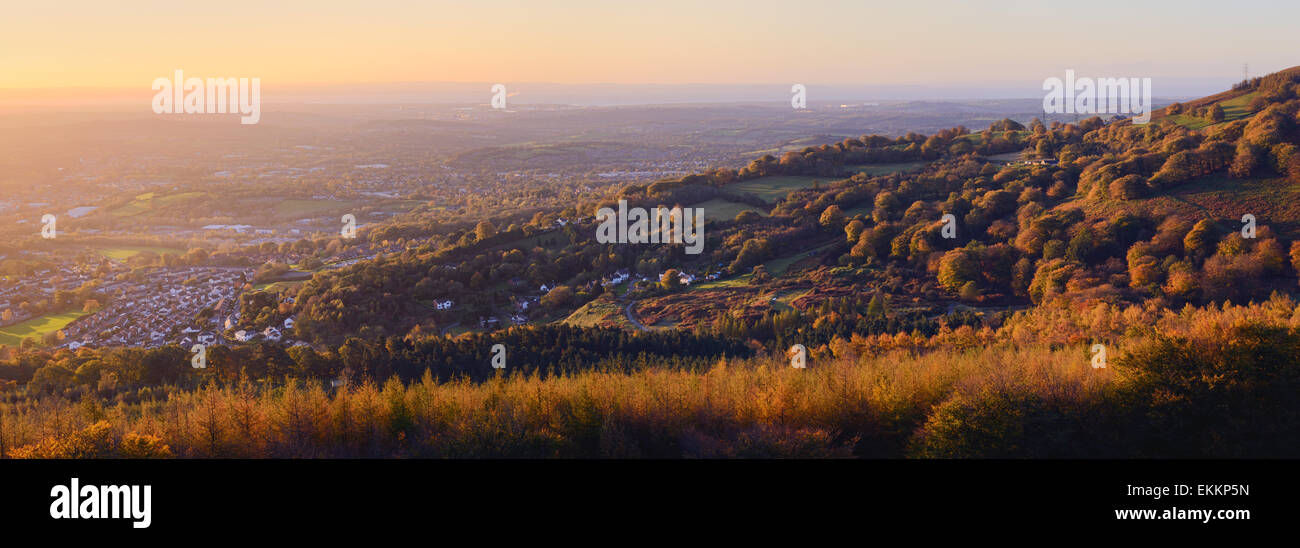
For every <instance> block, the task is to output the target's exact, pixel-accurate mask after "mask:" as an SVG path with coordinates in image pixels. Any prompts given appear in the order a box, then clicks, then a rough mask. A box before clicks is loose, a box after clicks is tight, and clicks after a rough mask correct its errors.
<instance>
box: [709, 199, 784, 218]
mask: <svg viewBox="0 0 1300 548" xmlns="http://www.w3.org/2000/svg"><path fill="white" fill-rule="evenodd" d="M691 207H698V208H703V209H704V220H706V221H710V222H712V221H730V220H732V219H735V218H736V215H739V214H740V212H741V211H753V212H755V213H758V214H759V215H762V216H764V217H766V216H767V213H766V212H764V211H763V210H762V209H759V208H757V207H754V206H752V205H749V204H740V203H736V202H729V201H727V200H723V199H721V198H714V199H712V200H705V201H703V202H700V203H698V204H693V205H691Z"/></svg>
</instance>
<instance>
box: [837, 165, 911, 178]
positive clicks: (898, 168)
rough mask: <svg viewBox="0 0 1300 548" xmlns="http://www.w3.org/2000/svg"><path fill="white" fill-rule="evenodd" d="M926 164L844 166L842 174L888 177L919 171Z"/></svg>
mask: <svg viewBox="0 0 1300 548" xmlns="http://www.w3.org/2000/svg"><path fill="white" fill-rule="evenodd" d="M928 163H929V162H903V163H899V164H866V165H853V166H844V173H845V175H855V174H858V173H866V174H867V175H871V176H876V175H889V174H892V173H903V172H905V171H913V170H917V169H921V168H923V167H925V165H926V164H928Z"/></svg>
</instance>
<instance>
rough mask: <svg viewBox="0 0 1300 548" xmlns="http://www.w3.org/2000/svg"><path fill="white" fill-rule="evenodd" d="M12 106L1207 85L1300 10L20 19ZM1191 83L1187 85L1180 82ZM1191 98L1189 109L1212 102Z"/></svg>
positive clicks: (408, 6)
mask: <svg viewBox="0 0 1300 548" xmlns="http://www.w3.org/2000/svg"><path fill="white" fill-rule="evenodd" d="M4 11H5V13H4V17H3V19H2V20H0V90H7V91H9V92H10V93H20V94H21V93H22V92H23V90H29V91H32V90H44V91H43V92H47V91H48V90H51V89H52V88H53V89H58V88H138V87H146V88H147V86H149V84H150V83H151V82H152V81H153V79H155V78H158V77H164V76H170V75H171V74H172V71H173V70H174V69H177V68H180V69H183V70H184V71H185V73H186V74H187V75H191V76H200V77H209V76H211V77H258V78H261V80H262V83H263V86H264V89H273V88H275V86H293V85H308V84H365V83H393V82H508V83H514V82H550V83H559V84H596V83H611V84H652V85H676V84H772V83H782V84H785V85H786V86H788V85H789V84H788V83H791V82H794V83H806V84H808V85H809V86H812V85H818V84H821V85H837V86H945V85H961V86H967V87H972V86H973V87H979V86H993V87H995V86H997V85H998V83H1006V82H1041V81H1042V80H1043V79H1044V78H1048V77H1051V76H1058V77H1059V76H1061V75H1063V73H1064V71H1065V70H1066V69H1073V70H1075V71H1076V72H1078V73H1080V74H1091V75H1095V76H1097V77H1103V76H1126V77H1129V76H1142V77H1151V78H1153V79H1155V80H1156V81H1157V92H1156V93H1157V94H1160V91H1159V89H1160V85H1159V82H1161V81H1162V80H1163V81H1165V82H1167V83H1169V84H1170V85H1168V86H1165V88H1164V89H1165V91H1167V92H1176V91H1179V89H1177V88H1178V86H1202V87H1204V86H1206V85H1209V84H1207V82H1212V83H1213V85H1212V87H1211V89H1219V88H1221V87H1222V85H1220V84H1219V82H1225V83H1226V82H1232V81H1235V80H1239V79H1240V77H1241V74H1242V64H1243V63H1249V64H1250V71H1251V73H1252V74H1253V75H1257V74H1262V73H1265V72H1271V71H1274V70H1278V69H1281V68H1286V67H1289V66H1294V65H1300V32H1296V28H1297V27H1296V24H1297V23H1296V21H1300V2H1294V1H1282V0H1278V1H1263V0H1261V1H1240V0H1237V1H1233V2H1226V1H1224V2H1208V1H1200V0H1184V1H1141V0H1123V1H1113V0H1094V1H1090V2H1077V1H1071V2H1059V1H1033V0H1026V1H1012V0H986V1H969V2H967V1H957V0H946V1H942V0H896V1H890V2H874V1H863V0H858V1H818V0H793V1H768V0H747V1H732V0H657V1H655V2H624V1H618V0H604V1H582V0H552V1H545V2H543V1H531V2H512V1H501V0H480V1H466V2H447V1H395V0H366V1H362V2H356V1H333V0H317V1H312V2H299V1H264V0H263V1H245V0H223V1H218V2H180V1H175V0H171V1H132V0H122V1H115V2H103V1H101V0H65V1H61V2H57V3H51V2H13V3H11V4H10V5H8V6H6V7H5V10H4ZM1180 82H1181V84H1180ZM1199 91H1201V90H1200V89H1199V88H1198V89H1196V90H1190V88H1189V94H1190V93H1191V92H1199Z"/></svg>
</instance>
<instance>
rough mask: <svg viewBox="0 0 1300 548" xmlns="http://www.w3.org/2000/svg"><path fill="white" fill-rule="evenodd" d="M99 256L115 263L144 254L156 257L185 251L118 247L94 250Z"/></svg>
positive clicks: (163, 248) (165, 248)
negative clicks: (155, 255)
mask: <svg viewBox="0 0 1300 548" xmlns="http://www.w3.org/2000/svg"><path fill="white" fill-rule="evenodd" d="M95 251H96V252H97V253H99V254H100V255H103V256H105V257H108V258H110V259H113V260H115V261H125V260H127V259H130V258H131V257H134V256H136V255H139V254H141V253H144V252H149V253H155V254H158V255H166V254H171V255H184V254H185V250H183V249H176V248H173V247H150V246H118V247H105V248H102V249H96V250H95Z"/></svg>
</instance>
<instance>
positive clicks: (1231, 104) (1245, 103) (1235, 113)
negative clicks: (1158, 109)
mask: <svg viewBox="0 0 1300 548" xmlns="http://www.w3.org/2000/svg"><path fill="white" fill-rule="evenodd" d="M1257 95H1259V92H1258V91H1252V92H1250V93H1246V94H1243V95H1239V96H1237V97H1233V98H1232V99H1228V100H1226V101H1221V102H1219V106H1222V107H1223V122H1220V123H1227V122H1232V121H1235V120H1240V119H1242V118H1245V117H1247V116H1250V115H1251V114H1254V112H1253V111H1251V110H1250V102H1251V101H1252V100H1254V99H1255V97H1256V96H1257ZM1165 118H1167V119H1169V120H1172V121H1173V122H1174V123H1176V124H1178V125H1180V126H1183V127H1186V128H1188V129H1204V128H1207V127H1209V126H1212V125H1216V124H1214V123H1213V122H1211V121H1210V120H1209V119H1208V118H1200V117H1197V116H1193V115H1191V114H1175V115H1173V116H1166V117H1165Z"/></svg>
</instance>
